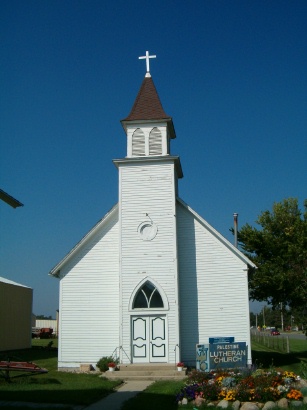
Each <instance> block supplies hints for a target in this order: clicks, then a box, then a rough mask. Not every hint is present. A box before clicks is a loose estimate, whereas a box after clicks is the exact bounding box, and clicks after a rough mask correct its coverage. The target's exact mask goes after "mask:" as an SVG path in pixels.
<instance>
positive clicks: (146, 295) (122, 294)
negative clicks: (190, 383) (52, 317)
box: [50, 64, 254, 369]
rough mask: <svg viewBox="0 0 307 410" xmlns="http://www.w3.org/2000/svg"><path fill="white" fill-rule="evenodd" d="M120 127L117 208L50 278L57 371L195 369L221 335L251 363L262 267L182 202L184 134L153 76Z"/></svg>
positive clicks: (74, 249) (143, 87)
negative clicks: (252, 280)
mask: <svg viewBox="0 0 307 410" xmlns="http://www.w3.org/2000/svg"><path fill="white" fill-rule="evenodd" d="M148 66H149V64H148ZM121 123H122V126H123V128H124V131H125V133H126V136H127V156H126V157H125V158H121V159H115V160H113V163H114V164H115V166H116V167H117V168H118V173H119V200H118V203H117V204H116V205H115V206H114V207H113V208H112V209H111V210H110V211H109V212H108V213H107V214H106V215H105V216H104V217H103V218H102V219H101V220H100V221H99V222H98V223H97V224H96V225H95V226H94V227H93V228H92V229H91V230H90V231H89V232H88V234H87V235H86V236H85V237H84V238H83V239H82V240H81V241H80V242H79V243H78V244H77V245H76V246H75V247H74V248H73V249H72V250H71V251H70V252H69V254H68V255H67V256H65V257H64V259H63V260H62V261H60V262H59V263H58V264H57V265H56V266H55V267H54V268H53V269H52V270H51V272H50V274H51V275H52V276H54V277H56V278H58V279H59V280H60V297H59V300H60V314H59V329H60V330H59V357H58V367H59V368H60V369H64V368H65V369H75V368H79V366H80V365H81V364H82V363H90V364H92V365H93V366H94V367H95V365H96V363H97V361H98V360H99V359H100V358H101V357H103V356H110V355H112V353H113V352H114V351H117V352H118V353H119V357H120V362H121V363H175V362H177V361H179V360H181V361H184V362H185V364H191V365H193V364H194V365H195V356H196V352H195V350H196V344H199V343H202V344H207V343H209V340H210V339H211V340H212V338H218V340H223V339H225V340H232V341H236V342H242V343H245V344H246V346H247V356H248V358H247V363H251V341H250V323H249V298H248V270H249V267H254V265H253V263H252V262H251V261H250V260H249V259H247V257H246V256H245V255H243V254H242V253H241V252H240V251H239V250H238V249H237V248H236V247H234V246H233V245H232V244H231V243H230V242H229V241H227V240H226V239H225V238H224V237H223V236H222V235H221V234H219V233H218V232H217V231H216V230H215V229H214V228H213V227H212V226H211V225H209V224H208V222H206V221H205V220H204V219H203V218H202V217H201V216H200V215H198V214H197V213H196V212H195V211H194V210H193V209H191V207H189V206H188V205H187V204H186V203H185V202H184V201H183V200H182V199H181V198H180V197H179V194H178V180H179V179H180V178H182V177H183V173H182V168H181V163H180V158H179V157H178V156H175V155H172V154H171V152H170V146H171V141H172V139H174V138H176V134H175V129H174V125H173V121H172V118H171V117H170V116H169V115H167V114H166V113H165V111H164V109H163V107H162V105H161V102H160V99H159V96H158V94H157V91H156V88H155V86H154V83H153V80H152V78H151V75H150V73H149V70H148V72H147V73H146V76H145V78H144V80H143V82H142V85H141V88H140V91H139V93H138V95H137V97H136V100H135V103H134V105H133V107H132V110H131V112H130V114H129V115H128V116H127V117H126V118H125V119H124V120H122V121H121ZM114 189H115V188H114Z"/></svg>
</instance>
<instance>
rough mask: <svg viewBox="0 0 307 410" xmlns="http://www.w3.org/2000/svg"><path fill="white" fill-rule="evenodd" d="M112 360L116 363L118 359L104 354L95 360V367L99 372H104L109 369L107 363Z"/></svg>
mask: <svg viewBox="0 0 307 410" xmlns="http://www.w3.org/2000/svg"><path fill="white" fill-rule="evenodd" d="M110 362H114V363H116V364H118V359H114V358H113V357H112V356H104V357H102V358H101V359H99V361H98V362H97V364H96V365H97V367H98V369H99V370H100V371H101V372H106V371H107V370H108V369H109V366H108V363H110Z"/></svg>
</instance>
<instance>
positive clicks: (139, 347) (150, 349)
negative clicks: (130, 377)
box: [131, 315, 167, 363]
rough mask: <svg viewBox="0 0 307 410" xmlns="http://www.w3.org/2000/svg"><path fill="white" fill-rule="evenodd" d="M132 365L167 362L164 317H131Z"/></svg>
mask: <svg viewBox="0 0 307 410" xmlns="http://www.w3.org/2000/svg"><path fill="white" fill-rule="evenodd" d="M131 336H132V361H133V363H165V362H167V324H166V316H163V315H161V316H132V318H131Z"/></svg>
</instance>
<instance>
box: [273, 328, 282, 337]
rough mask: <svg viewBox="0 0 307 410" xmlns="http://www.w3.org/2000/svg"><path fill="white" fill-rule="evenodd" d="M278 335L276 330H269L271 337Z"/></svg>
mask: <svg viewBox="0 0 307 410" xmlns="http://www.w3.org/2000/svg"><path fill="white" fill-rule="evenodd" d="M279 335H280V333H279V331H278V330H277V329H272V330H271V336H279Z"/></svg>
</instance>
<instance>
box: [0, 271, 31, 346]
mask: <svg viewBox="0 0 307 410" xmlns="http://www.w3.org/2000/svg"><path fill="white" fill-rule="evenodd" d="M32 301H33V289H31V288H29V287H27V286H24V285H21V284H20V283H16V282H13V281H11V280H9V279H5V278H1V277H0V351H6V350H17V349H28V348H30V347H31V330H32V327H31V326H32Z"/></svg>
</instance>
